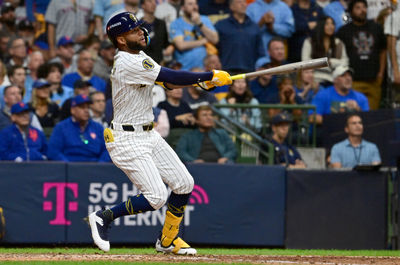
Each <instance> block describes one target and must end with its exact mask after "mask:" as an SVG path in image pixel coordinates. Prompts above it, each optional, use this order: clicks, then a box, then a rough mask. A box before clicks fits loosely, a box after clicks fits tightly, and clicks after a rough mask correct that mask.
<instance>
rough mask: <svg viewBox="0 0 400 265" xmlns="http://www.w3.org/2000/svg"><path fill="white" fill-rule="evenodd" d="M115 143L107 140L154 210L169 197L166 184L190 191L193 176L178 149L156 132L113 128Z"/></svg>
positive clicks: (114, 156) (176, 190) (116, 161)
mask: <svg viewBox="0 0 400 265" xmlns="http://www.w3.org/2000/svg"><path fill="white" fill-rule="evenodd" d="M112 134H113V137H114V141H113V142H108V143H106V147H107V150H108V152H109V154H110V157H111V159H112V161H113V162H114V164H115V165H116V166H117V167H118V168H120V169H121V170H122V171H123V172H124V173H125V174H126V175H127V176H128V177H129V179H130V180H131V181H132V182H133V184H135V185H136V187H137V188H138V189H139V190H140V192H142V193H143V195H144V197H145V198H146V199H147V200H148V201H149V203H150V204H151V206H152V207H153V208H154V209H159V208H161V207H162V206H163V205H164V204H165V203H166V202H167V199H168V191H167V188H166V186H165V184H164V183H166V184H167V185H168V186H169V187H170V188H171V190H172V191H173V192H174V193H176V194H187V193H190V192H191V191H192V189H193V186H194V180H193V177H192V176H191V175H190V173H189V171H188V170H187V169H186V167H185V165H184V164H183V163H182V162H181V160H180V159H179V157H178V155H177V154H176V153H175V151H174V150H173V149H172V148H171V147H170V146H169V145H168V143H167V142H166V141H165V140H164V139H163V138H162V137H161V136H160V135H159V134H158V133H157V132H156V131H155V130H151V131H148V132H127V131H117V130H112Z"/></svg>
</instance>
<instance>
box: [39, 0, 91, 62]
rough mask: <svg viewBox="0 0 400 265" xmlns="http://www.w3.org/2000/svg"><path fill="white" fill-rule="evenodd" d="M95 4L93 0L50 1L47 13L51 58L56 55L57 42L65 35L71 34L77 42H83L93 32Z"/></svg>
mask: <svg viewBox="0 0 400 265" xmlns="http://www.w3.org/2000/svg"><path fill="white" fill-rule="evenodd" d="M93 5H94V3H93V1H91V0H80V1H76V2H75V1H74V2H72V1H59V0H51V1H50V4H49V6H48V7H47V10H46V14H45V20H46V23H47V40H48V43H49V55H50V58H53V57H55V56H56V43H57V42H58V41H59V40H60V39H61V38H62V37H63V36H70V37H71V38H72V40H73V41H74V42H75V43H81V42H82V41H84V40H85V39H86V38H87V36H88V35H90V34H93V32H94V26H93V24H94V21H93V16H92V10H93Z"/></svg>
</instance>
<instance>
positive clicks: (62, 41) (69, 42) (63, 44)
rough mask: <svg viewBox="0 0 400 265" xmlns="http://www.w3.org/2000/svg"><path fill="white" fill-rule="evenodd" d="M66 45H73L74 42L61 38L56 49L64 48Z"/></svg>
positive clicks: (68, 38) (66, 37) (67, 37)
mask: <svg viewBox="0 0 400 265" xmlns="http://www.w3.org/2000/svg"><path fill="white" fill-rule="evenodd" d="M68 44H74V41H73V40H72V39H71V37H69V36H64V37H62V38H61V39H59V40H58V42H57V47H60V46H65V45H68Z"/></svg>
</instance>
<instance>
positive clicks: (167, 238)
mask: <svg viewBox="0 0 400 265" xmlns="http://www.w3.org/2000/svg"><path fill="white" fill-rule="evenodd" d="M182 218H183V216H181V217H177V216H175V215H173V214H172V213H171V212H170V211H167V212H166V214H165V223H164V227H163V229H162V235H161V245H162V246H163V247H168V246H169V245H171V243H172V241H173V240H174V239H175V238H176V236H177V235H178V233H179V225H180V223H181V221H182Z"/></svg>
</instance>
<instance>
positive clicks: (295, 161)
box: [270, 113, 307, 168]
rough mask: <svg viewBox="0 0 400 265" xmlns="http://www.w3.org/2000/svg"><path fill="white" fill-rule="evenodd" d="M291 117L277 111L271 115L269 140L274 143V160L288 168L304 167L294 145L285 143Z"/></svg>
mask: <svg viewBox="0 0 400 265" xmlns="http://www.w3.org/2000/svg"><path fill="white" fill-rule="evenodd" d="M291 123H292V119H291V118H290V116H289V114H287V113H279V114H277V115H275V116H274V117H272V120H271V129H272V137H271V139H270V140H271V142H272V143H273V144H274V162H275V164H276V165H283V166H286V167H288V168H306V167H307V166H306V164H305V163H304V161H303V160H302V158H301V155H300V153H299V152H298V151H297V149H296V147H294V146H292V145H290V144H288V143H287V136H288V134H289V129H290V125H291Z"/></svg>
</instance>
